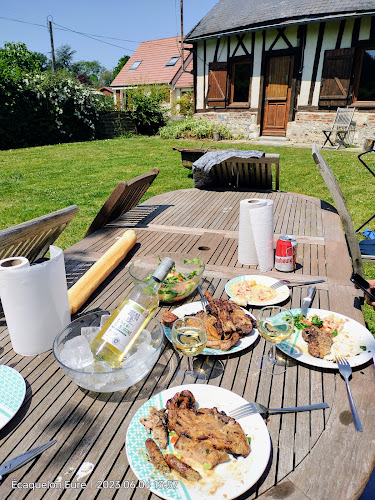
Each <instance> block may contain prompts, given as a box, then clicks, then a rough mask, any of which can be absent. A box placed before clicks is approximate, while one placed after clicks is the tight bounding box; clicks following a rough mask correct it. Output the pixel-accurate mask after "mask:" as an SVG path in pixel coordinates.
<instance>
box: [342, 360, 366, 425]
mask: <svg viewBox="0 0 375 500" xmlns="http://www.w3.org/2000/svg"><path fill="white" fill-rule="evenodd" d="M336 363H337V366H338V367H339V372H340V375H341V376H342V377H343V378H344V380H345V383H346V390H347V392H348V398H349V404H350V409H351V411H352V415H353V420H354V425H355V428H356V429H357V431H363V429H362V424H361V421H360V420H359V416H358V413H357V408H356V407H355V404H354V400H353V395H352V391H351V390H350V385H349V377H350V375H351V374H352V367H351V366H350V364H349V361H348V360H347V359H345V358H340V357H337V358H336Z"/></svg>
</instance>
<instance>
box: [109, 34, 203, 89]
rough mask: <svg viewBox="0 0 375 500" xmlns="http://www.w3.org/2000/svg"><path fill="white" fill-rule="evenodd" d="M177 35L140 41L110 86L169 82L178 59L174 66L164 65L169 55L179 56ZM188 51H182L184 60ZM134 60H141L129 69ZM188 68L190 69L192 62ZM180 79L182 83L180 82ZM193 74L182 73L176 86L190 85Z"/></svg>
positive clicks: (176, 69)
mask: <svg viewBox="0 0 375 500" xmlns="http://www.w3.org/2000/svg"><path fill="white" fill-rule="evenodd" d="M179 40H180V39H179V37H175V36H174V37H171V38H161V39H160V40H151V41H149V42H142V43H141V44H140V45H139V47H138V48H137V50H136V51H135V52H134V54H133V55H132V56H131V58H130V59H129V60H128V61H127V63H126V64H125V66H124V67H123V68H122V69H121V71H120V73H119V74H118V75H117V76H116V78H115V79H114V80H113V82H112V83H111V86H112V87H117V86H119V87H122V86H127V85H134V84H143V83H146V84H147V83H162V84H170V83H172V81H173V80H176V79H175V78H174V77H175V75H176V74H177V72H179V71H180V69H181V62H180V60H178V61H177V63H176V64H175V65H174V66H166V64H167V62H168V61H169V60H170V59H171V57H175V56H180V50H181V44H180V42H179ZM189 55H190V52H189V51H187V50H186V51H184V59H185V61H186V59H187V58H189V59H190V57H191V56H190V57H189ZM135 61H142V62H141V64H140V65H139V66H138V68H137V69H136V70H130V68H131V66H132V65H133V63H134V62H135ZM188 69H189V70H191V69H192V63H190V64H189V66H188ZM180 80H181V81H182V82H183V84H181V83H180ZM192 85H193V75H192V74H190V73H182V75H181V78H179V79H178V81H177V82H175V86H176V87H182V86H184V87H185V86H192Z"/></svg>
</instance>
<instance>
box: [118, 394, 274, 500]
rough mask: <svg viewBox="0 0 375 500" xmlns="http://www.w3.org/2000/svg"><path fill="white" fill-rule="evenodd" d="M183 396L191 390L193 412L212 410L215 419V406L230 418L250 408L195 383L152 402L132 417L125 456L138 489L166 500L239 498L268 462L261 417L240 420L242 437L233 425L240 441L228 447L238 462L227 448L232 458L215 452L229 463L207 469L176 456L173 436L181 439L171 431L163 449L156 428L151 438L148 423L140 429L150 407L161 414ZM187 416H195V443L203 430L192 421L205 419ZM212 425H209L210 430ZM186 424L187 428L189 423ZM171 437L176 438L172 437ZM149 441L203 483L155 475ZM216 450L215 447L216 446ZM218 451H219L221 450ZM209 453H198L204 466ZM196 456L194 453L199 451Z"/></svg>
mask: <svg viewBox="0 0 375 500" xmlns="http://www.w3.org/2000/svg"><path fill="white" fill-rule="evenodd" d="M180 391H190V392H191V393H192V394H193V396H194V397H195V400H196V403H195V407H198V408H200V409H202V408H209V409H213V410H212V411H213V412H214V414H215V415H218V412H217V411H216V410H215V409H214V408H215V407H216V408H217V410H218V411H219V412H221V411H224V412H226V413H229V412H230V410H233V409H235V408H237V407H239V406H241V405H244V404H246V403H247V401H246V400H245V399H243V398H242V397H240V396H238V395H237V394H235V393H233V392H231V391H228V390H226V389H222V388H221V387H216V386H211V385H195V384H194V385H183V386H178V387H172V388H170V389H167V390H165V391H162V392H160V393H159V394H157V395H155V396H153V397H152V398H151V399H149V400H148V401H147V402H146V403H145V404H144V405H143V406H142V407H141V408H140V409H139V410H138V411H137V413H136V414H135V415H134V417H133V418H132V420H131V422H130V424H129V427H128V431H127V434H126V454H127V457H128V461H129V464H130V467H131V468H132V470H133V472H134V474H135V475H136V476H137V478H138V479H139V481H140V482H139V486H140V487H143V488H149V489H150V490H151V491H152V492H153V493H155V494H157V495H158V496H160V497H161V498H165V499H168V500H172V499H173V500H185V499H186V500H187V499H191V500H202V498H210V499H212V500H218V499H221V500H222V499H223V498H225V499H226V500H230V499H233V498H236V497H238V496H239V495H241V494H243V493H244V492H246V491H247V490H248V489H249V488H251V487H252V486H253V485H254V484H255V483H256V482H257V481H258V479H259V478H260V477H261V475H262V474H263V472H264V470H265V469H266V467H267V464H268V462H269V457H270V453H271V441H270V436H269V433H268V430H267V426H266V424H265V422H264V420H263V418H262V417H261V416H260V415H259V414H254V415H249V416H247V417H245V418H242V419H240V420H239V422H238V424H240V426H241V428H242V430H240V431H239V432H238V427H237V425H238V424H231V428H232V427H233V428H234V427H235V426H236V428H237V432H238V433H237V437H236V439H233V441H232V440H230V441H229V442H230V443H231V444H230V447H229V448H230V450H232V449H233V450H234V451H237V452H241V453H242V455H241V456H238V458H234V456H233V455H232V454H231V453H230V450H229V449H227V451H228V454H226V452H224V451H223V450H219V451H217V449H215V450H214V451H215V453H224V454H225V455H226V457H225V461H223V462H222V463H220V462H219V463H218V465H216V466H215V465H214V464H211V465H212V468H210V469H208V466H207V465H205V464H208V462H204V465H202V464H201V463H199V462H198V461H197V460H193V459H192V458H189V457H187V456H186V454H185V452H184V451H181V453H180V451H178V452H177V447H178V444H177V443H175V446H176V448H175V447H174V445H172V444H171V439H172V441H173V437H175V436H177V434H176V433H174V432H173V431H172V432H171V431H170V432H169V436H168V438H167V442H168V444H167V446H166V448H165V449H163V448H162V446H163V445H162V444H160V443H161V440H160V439H159V437H160V436H158V437H156V432H155V431H154V429H153V430H152V432H151V434H150V433H148V432H147V430H146V427H145V426H144V425H145V424H143V425H142V423H141V422H140V419H141V418H142V421H144V420H145V419H147V418H148V417H149V415H150V407H154V408H156V409H157V410H160V409H162V408H165V407H166V403H167V401H168V400H170V399H171V398H173V397H174V396H175V395H176V394H177V393H179V392H180ZM185 394H186V393H185ZM179 409H180V408H179ZM186 411H188V410H186ZM209 412H211V410H209ZM168 413H169V414H170V415H169V418H171V421H170V425H171V423H172V422H173V418H172V417H171V410H168ZM189 415H191V416H190V417H189V418H191V419H193V420H192V422H191V424H190V426H189V427H188V428H187V432H188V433H190V434H189V435H190V438H187V439H188V440H189V439H191V438H192V439H194V435H193V434H194V433H199V432H200V428H201V426H200V425H198V421H196V422H194V419H195V418H202V415H200V416H198V417H196V415H195V413H193V414H190V412H189ZM211 418H212V417H211V416H208V417H207V419H208V420H210V419H211ZM215 418H216V417H215ZM226 418H227V417H222V416H221V417H220V416H219V418H218V422H219V424H218V427H217V428H218V431H217V432H216V433H215V432H214V434H217V436H216V437H214V438H213V439H219V438H220V425H222V421H223V420H222V419H226ZM224 421H225V420H224ZM185 423H186V421H185ZM210 424H211V422H209V424H208V425H210ZM186 425H188V424H187V423H186ZM215 428H216V427H215ZM173 434H174V436H172V438H171V435H173ZM228 436H230V434H228ZM148 438H151V439H153V438H154V439H155V442H157V443H158V448H159V446H160V450H161V453H162V455H163V456H165V455H166V454H168V456H169V457H170V455H173V457H172V458H174V457H176V458H179V459H181V460H183V461H184V462H185V463H187V464H188V465H190V467H192V468H193V469H194V472H198V476H199V475H200V476H201V477H200V479H198V480H194V481H193V480H187V479H185V478H183V477H182V476H181V475H180V474H179V473H178V472H176V471H174V470H173V471H171V472H170V473H166V474H163V473H162V472H159V470H156V469H155V467H154V465H153V463H152V462H151V461H150V456H149V454H148V448H147V447H146V444H145V442H146V440H147V439H148ZM182 438H183V439H186V436H182ZM197 439H199V436H197ZM200 442H202V441H200ZM249 443H250V447H249ZM164 446H165V445H164ZM198 446H199V445H198ZM211 446H212V443H211ZM215 446H217V445H216V444H215ZM204 447H205V446H203V448H204ZM218 448H220V447H219V446H218ZM212 449H213V448H212ZM249 450H250V452H249ZM207 451H210V450H202V455H199V454H198V456H195V458H198V460H201V461H203V460H206V457H207V455H206V454H207ZM193 452H195V448H194V450H193ZM198 453H199V452H198ZM209 454H210V453H208V455H209ZM245 455H246V456H245ZM223 460H224V458H223ZM208 465H210V464H208Z"/></svg>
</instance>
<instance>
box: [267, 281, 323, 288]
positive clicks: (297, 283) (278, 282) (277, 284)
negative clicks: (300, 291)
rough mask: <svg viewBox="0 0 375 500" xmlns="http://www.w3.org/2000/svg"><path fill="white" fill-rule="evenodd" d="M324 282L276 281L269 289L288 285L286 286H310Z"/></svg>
mask: <svg viewBox="0 0 375 500" xmlns="http://www.w3.org/2000/svg"><path fill="white" fill-rule="evenodd" d="M324 281H325V280H315V281H289V280H280V281H276V283H274V284H273V285H271V288H280V287H281V286H284V285H288V286H294V285H312V284H313V283H324Z"/></svg>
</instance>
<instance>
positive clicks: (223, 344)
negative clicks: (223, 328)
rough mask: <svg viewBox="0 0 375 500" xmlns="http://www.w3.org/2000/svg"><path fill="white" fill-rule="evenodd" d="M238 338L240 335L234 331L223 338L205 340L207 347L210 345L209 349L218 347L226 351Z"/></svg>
mask: <svg viewBox="0 0 375 500" xmlns="http://www.w3.org/2000/svg"><path fill="white" fill-rule="evenodd" d="M239 340H240V335H239V334H238V333H237V332H234V333H232V335H231V336H230V337H229V338H227V339H225V340H220V339H212V340H207V347H210V348H211V349H220V350H221V351H228V349H230V348H231V347H232V346H233V345H234V344H237V342H238V341H239Z"/></svg>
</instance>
